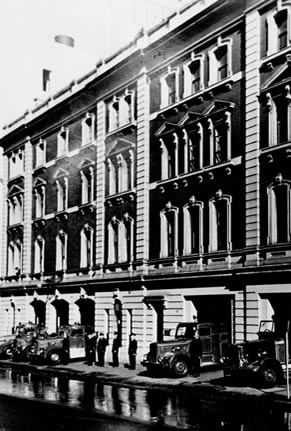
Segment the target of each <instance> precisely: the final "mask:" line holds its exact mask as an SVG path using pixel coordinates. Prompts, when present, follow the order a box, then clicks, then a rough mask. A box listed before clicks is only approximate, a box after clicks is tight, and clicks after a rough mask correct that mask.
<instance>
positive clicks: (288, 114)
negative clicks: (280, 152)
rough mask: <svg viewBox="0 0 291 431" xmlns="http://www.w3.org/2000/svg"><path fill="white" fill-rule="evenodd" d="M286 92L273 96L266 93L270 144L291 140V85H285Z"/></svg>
mask: <svg viewBox="0 0 291 431" xmlns="http://www.w3.org/2000/svg"><path fill="white" fill-rule="evenodd" d="M285 90H286V94H284V95H276V96H274V98H272V96H271V94H270V93H267V94H266V99H267V110H268V133H269V146H270V147H271V146H273V145H278V144H282V143H284V142H287V141H289V140H291V124H290V121H291V120H290V118H291V105H290V103H289V91H290V89H289V86H288V85H287V86H286V87H285Z"/></svg>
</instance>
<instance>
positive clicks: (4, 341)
mask: <svg viewBox="0 0 291 431" xmlns="http://www.w3.org/2000/svg"><path fill="white" fill-rule="evenodd" d="M35 328H36V325H34V324H33V323H30V322H29V323H26V324H19V325H18V326H16V328H15V334H12V335H3V336H1V337H0V357H1V358H3V359H11V358H12V357H13V355H14V350H15V339H16V337H19V339H24V338H26V337H27V336H29V334H30V333H33V332H34V331H35Z"/></svg>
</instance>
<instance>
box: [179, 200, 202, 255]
mask: <svg viewBox="0 0 291 431" xmlns="http://www.w3.org/2000/svg"><path fill="white" fill-rule="evenodd" d="M183 211H184V249H183V254H184V255H189V254H197V253H201V252H202V245H203V225H202V223H203V203H202V202H198V201H196V200H195V197H194V196H191V198H190V199H189V204H187V205H185V206H184V209H183Z"/></svg>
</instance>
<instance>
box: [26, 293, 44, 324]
mask: <svg viewBox="0 0 291 431" xmlns="http://www.w3.org/2000/svg"><path fill="white" fill-rule="evenodd" d="M30 305H31V306H32V307H33V308H34V323H35V324H36V325H42V326H45V317H46V310H45V309H46V307H45V302H43V301H41V300H40V299H34V300H33V301H32V302H31V303H30Z"/></svg>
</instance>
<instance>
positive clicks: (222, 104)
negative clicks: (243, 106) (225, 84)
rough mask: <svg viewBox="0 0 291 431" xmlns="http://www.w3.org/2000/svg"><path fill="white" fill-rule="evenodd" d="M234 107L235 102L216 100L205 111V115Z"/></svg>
mask: <svg viewBox="0 0 291 431" xmlns="http://www.w3.org/2000/svg"><path fill="white" fill-rule="evenodd" d="M233 108H234V103H232V102H228V101H226V100H214V101H213V102H212V103H211V104H210V105H209V106H208V107H207V108H206V109H205V111H204V112H203V116H205V117H206V116H208V115H212V114H215V113H216V112H220V111H223V110H229V109H233Z"/></svg>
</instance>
